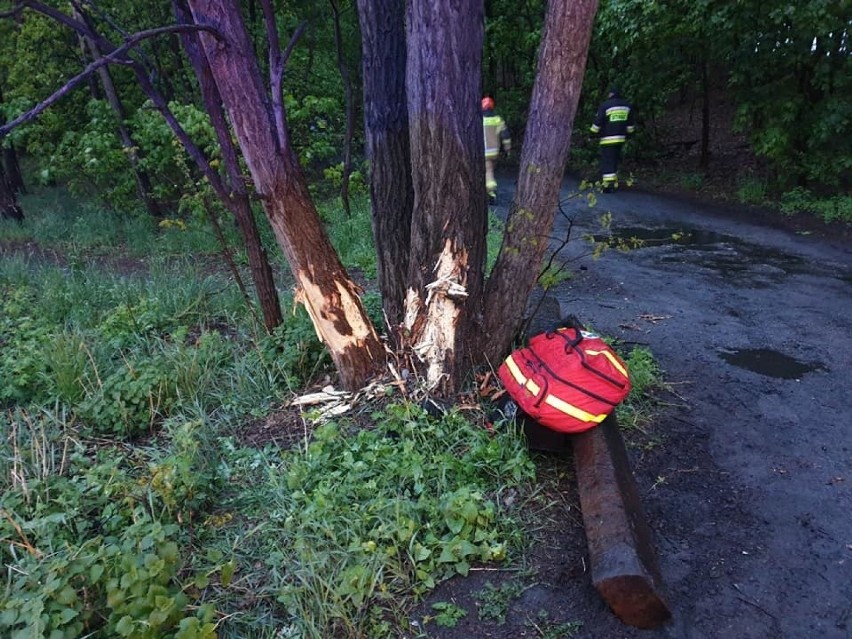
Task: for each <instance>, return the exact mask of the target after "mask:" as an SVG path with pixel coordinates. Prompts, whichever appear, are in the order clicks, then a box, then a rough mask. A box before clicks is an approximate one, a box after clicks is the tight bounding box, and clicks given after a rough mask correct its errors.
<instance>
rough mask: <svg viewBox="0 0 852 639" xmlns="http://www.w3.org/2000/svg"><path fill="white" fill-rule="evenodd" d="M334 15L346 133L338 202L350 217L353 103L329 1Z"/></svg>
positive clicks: (334, 1) (337, 24)
mask: <svg viewBox="0 0 852 639" xmlns="http://www.w3.org/2000/svg"><path fill="white" fill-rule="evenodd" d="M329 1H330V2H331V10H332V12H333V13H334V48H335V50H336V52H337V69H338V71H340V79H341V80H342V81H343V102H344V105H345V109H346V133H345V134H344V138H343V173H342V174H341V180H340V201H341V202H342V203H343V210H345V211H346V215H350V214H351V213H350V208H349V176H350V175H351V174H352V138H353V136H354V135H355V101H354V100H353V99H352V78H351V77H350V76H349V67H347V66H346V61H345V60H344V59H343V37H342V35H341V33H340V8H339V7H338V6H337V0H329Z"/></svg>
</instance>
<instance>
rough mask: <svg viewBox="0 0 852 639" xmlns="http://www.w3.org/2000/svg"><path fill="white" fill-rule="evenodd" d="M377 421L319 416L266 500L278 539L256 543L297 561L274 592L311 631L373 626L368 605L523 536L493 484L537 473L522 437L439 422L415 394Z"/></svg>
mask: <svg viewBox="0 0 852 639" xmlns="http://www.w3.org/2000/svg"><path fill="white" fill-rule="evenodd" d="M373 421H374V423H375V427H374V428H371V429H360V430H357V431H356V430H353V429H352V427H351V426H350V425H348V424H346V423H329V424H327V425H325V426H323V427H321V428H320V429H319V430H318V431H317V432H316V433H315V436H314V441H313V442H312V443H311V444H310V445H309V446H308V447H307V449H306V450H305V451H304V452H292V453H289V454H287V455H286V456H285V458H284V460H283V463H282V467H283V470H284V472H283V474H279V472H277V471H276V472H273V473H270V476H269V477H268V479H267V481H268V482H269V485H268V487H267V488H266V489H265V491H268V492H267V493H266V494H267V496H266V497H265V498H259V499H258V506H259V508H260V511H259V512H258V516H262V518H263V521H265V522H266V528H267V529H266V536H267V539H269V540H270V541H274V546H272V547H271V548H266V549H264V550H259V551H258V553H257V554H259V556H262V557H264V558H265V561H266V562H267V565H268V566H269V568H270V569H275V568H276V567H277V566H282V565H286V566H288V569H287V571H286V573H282V575H281V578H280V580H279V582H278V583H277V589H276V592H277V599H278V601H279V602H281V604H282V605H283V606H284V607H285V609H286V610H288V611H289V612H290V613H291V614H292V615H293V616H294V618H295V619H297V620H302V621H300V625H303V626H304V627H303V628H302V631H303V632H304V633H305V634H304V636H306V637H308V636H310V637H324V636H331V635H332V634H334V632H333V631H332V630H333V628H334V627H336V626H335V624H336V623H338V622H337V621H335V620H345V624H346V626H347V627H349V628H351V631H350V634H347V635H346V636H354V635H355V634H356V630H355V629H359V628H360V629H361V630H360V632H365V631H366V629H367V628H370V627H373V624H374V623H375V619H374V618H372V617H370V616H369V615H366V614H365V612H364V611H365V610H368V609H371V610H374V611H381V610H393V609H394V607H395V601H397V600H398V598H399V597H401V596H402V595H403V593H406V592H414V593H422V592H425V591H427V590H429V589H431V588H432V587H433V586H434V585H435V584H436V583H437V582H438V581H439V580H441V579H445V578H447V577H450V576H452V575H454V574H467V572H468V570H469V569H470V565H471V563H472V562H483V561H499V560H503V559H505V558H506V556H507V552H508V548H509V547H510V546H512V545H514V544H516V543H518V541H519V539H518V538H517V537H516V536H515V535H516V533H515V532H513V531H514V527H515V525H516V524H515V523H513V521H512V519H511V516H510V515H509V513H504V512H501V511H500V509H499V508H498V506H497V504H496V503H495V502H494V501H493V499H492V498H491V497H490V496H489V491H493V490H494V489H495V488H496V487H497V486H502V487H504V488H505V487H509V486H513V485H519V484H522V483H523V482H526V481H527V480H528V479H530V478H531V477H532V473H533V468H532V464H531V462H530V460H529V458H528V456H527V454H526V451H525V449H524V446H523V441H522V439H521V438H519V437H518V436H517V435H516V434H514V433H512V432H503V433H501V434H499V435H496V436H492V435H491V434H489V432H488V431H486V430H485V429H481V428H477V427H475V426H473V425H471V424H469V423H468V422H467V421H465V420H464V419H463V418H462V417H461V416H460V415H458V414H455V413H453V414H450V415H449V416H447V417H446V418H444V419H442V420H441V421H436V420H434V419H432V418H430V417H428V416H427V415H426V414H425V413H424V412H422V411H421V410H420V409H418V408H416V407H414V406H411V405H390V406H388V407H387V408H386V409H384V410H383V411H382V412H380V413H377V414H375V415H373ZM279 476H280V479H279ZM352 504H360V507H359V508H358V509H356V510H353V509H352V507H351V506H352ZM367 634H370V633H369V632H368V633H367ZM371 636H375V635H371Z"/></svg>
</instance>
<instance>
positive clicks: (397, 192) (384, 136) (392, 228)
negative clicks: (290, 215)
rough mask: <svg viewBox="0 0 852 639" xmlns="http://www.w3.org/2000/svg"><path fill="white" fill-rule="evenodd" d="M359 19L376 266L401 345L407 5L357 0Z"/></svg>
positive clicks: (407, 201) (406, 206)
mask: <svg viewBox="0 0 852 639" xmlns="http://www.w3.org/2000/svg"><path fill="white" fill-rule="evenodd" d="M358 19H359V22H360V25H361V44H362V56H361V60H362V68H363V76H364V89H363V92H364V136H365V140H366V145H367V157H368V158H369V160H370V200H371V203H372V225H373V237H374V238H375V242H376V266H377V268H376V271H377V275H378V280H379V289H380V290H381V292H382V303H383V306H384V311H385V316H386V317H387V321H388V323H389V325H390V326H389V329H390V334H391V335H390V336H391V339H392V340H393V341H394V343H395V344H397V343H398V340H397V336H398V331H399V327H400V325H401V324H402V319H403V302H404V300H405V291H406V288H407V284H408V282H407V280H406V274H407V272H408V260H409V254H410V246H411V244H410V234H411V209H412V206H413V203H414V190H413V187H412V182H411V147H410V142H409V137H408V107H407V103H406V96H405V6H404V3H402V2H400V1H399V0H358Z"/></svg>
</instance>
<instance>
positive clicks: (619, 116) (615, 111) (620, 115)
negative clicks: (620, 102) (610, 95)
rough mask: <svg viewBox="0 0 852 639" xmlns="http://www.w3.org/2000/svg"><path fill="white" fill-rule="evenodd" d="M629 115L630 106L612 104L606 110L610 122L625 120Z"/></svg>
mask: <svg viewBox="0 0 852 639" xmlns="http://www.w3.org/2000/svg"><path fill="white" fill-rule="evenodd" d="M629 115H630V108H629V107H625V106H612V107H609V108H608V109H607V110H606V118H607V120H609V121H610V122H626V121H627V118H628V116H629Z"/></svg>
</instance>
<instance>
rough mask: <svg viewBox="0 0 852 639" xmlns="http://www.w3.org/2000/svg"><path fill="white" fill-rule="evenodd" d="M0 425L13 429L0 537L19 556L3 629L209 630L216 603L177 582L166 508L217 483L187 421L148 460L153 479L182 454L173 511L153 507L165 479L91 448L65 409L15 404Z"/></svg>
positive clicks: (1, 477)
mask: <svg viewBox="0 0 852 639" xmlns="http://www.w3.org/2000/svg"><path fill="white" fill-rule="evenodd" d="M0 426H2V427H3V431H4V432H6V433H9V436H8V437H6V438H4V440H3V441H2V443H0V453H1V454H0V459H2V460H3V462H0V471H2V474H0V488H2V490H3V494H4V499H3V507H2V515H3V516H2V517H0V536H2V537H3V538H4V539H6V540H8V541H9V542H10V543H4V544H3V546H2V548H0V558H2V561H3V563H4V564H7V565H10V566H15V570H14V571H11V572H10V574H9V577H10V578H9V580H8V583H7V590H6V593H5V594H6V597H5V598H4V600H3V602H2V603H0V629H2V632H3V636H9V637H30V636H39V637H42V636H43V637H67V638H69V639H70V638H75V637H83V636H89V637H103V638H107V637H118V636H132V637H140V638H143V637H148V638H151V639H153V638H155V637H156V638H160V637H169V638H175V639H177V638H185V639H188V638H191V637H194V638H202V637H207V638H212V637H214V636H215V632H214V628H215V626H214V624H213V622H212V621H213V619H212V615H213V610H212V608H210V607H209V606H206V605H200V606H199V604H200V603H201V602H196V601H195V600H194V599H193V597H192V596H191V595H190V594H187V589H186V588H185V587H184V586H183V585H182V584H181V582H180V572H181V570H182V568H183V563H184V562H183V559H182V557H181V552H180V543H181V541H182V540H181V531H180V528H179V526H178V525H176V524H175V523H174V520H173V519H171V518H170V516H169V513H173V514H177V511H178V510H180V512H182V513H184V516H190V515H191V509H192V508H193V507H194V506H196V505H199V504H200V503H201V500H199V498H198V495H197V493H195V494H193V493H192V492H188V491H187V490H186V486H202V487H204V486H210V487H213V486H215V485H216V484H215V481H214V479H215V478H214V477H213V476H212V475H211V474H210V472H209V471H210V468H209V467H207V466H204V465H203V464H200V463H199V462H198V459H199V455H198V454H197V450H198V447H197V446H193V445H191V444H187V441H188V440H192V434H193V433H194V430H193V428H192V427H191V425H189V426H186V427H185V428H184V429H183V430H180V429H178V430H177V431H176V432H177V434H176V435H175V437H174V441H175V442H177V445H176V447H175V448H174V451H173V452H172V453H171V455H166V456H165V457H162V458H161V459H160V460H159V461H160V465H159V466H152V467H151V469H152V470H151V475H152V476H153V477H156V476H157V475H156V474H155V473H154V469H161V468H162V467H163V466H164V464H165V462H167V461H169V460H180V461H179V462H174V463H175V464H177V465H178V466H179V471H178V472H176V473H173V474H172V478H173V481H171V482H170V484H169V485H170V487H172V488H171V489H172V491H173V492H172V495H173V497H172V498H173V499H180V501H181V508H180V509H178V508H174V507H172V508H170V507H169V502H168V500H164V501H163V502H162V507H160V503H161V502H160V501H159V498H158V497H159V496H161V495H167V494H168V493H166V492H164V491H163V486H164V485H165V483H164V482H162V481H161V482H160V486H159V487H157V486H156V484H155V482H154V481H152V482H151V485H152V486H154V488H155V489H153V490H151V489H149V488H148V485H149V484H148V482H147V481H144V480H143V479H142V478H141V477H138V476H137V475H136V472H137V471H138V469H140V468H144V466H138V465H135V464H133V460H132V459H130V458H128V457H126V456H125V455H124V454H123V453H122V452H121V451H120V450H119V449H109V450H104V451H103V453H104V454H103V455H100V456H99V457H98V458H96V459H92V458H89V457H88V456H87V455H86V451H85V448H84V447H83V446H82V445H81V444H80V443H79V440H78V438H77V436H76V435H75V434H73V433H71V432H69V431H68V430H67V426H66V418H65V416H63V415H60V414H50V413H47V412H43V413H39V414H33V413H29V412H27V411H22V410H17V411H14V412H9V413H3V414H0ZM9 462H11V463H9ZM158 472H160V473H161V472H162V471H160V470H158ZM175 491H180V492H175ZM158 513H159V514H158ZM164 515H165V516H164Z"/></svg>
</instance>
